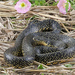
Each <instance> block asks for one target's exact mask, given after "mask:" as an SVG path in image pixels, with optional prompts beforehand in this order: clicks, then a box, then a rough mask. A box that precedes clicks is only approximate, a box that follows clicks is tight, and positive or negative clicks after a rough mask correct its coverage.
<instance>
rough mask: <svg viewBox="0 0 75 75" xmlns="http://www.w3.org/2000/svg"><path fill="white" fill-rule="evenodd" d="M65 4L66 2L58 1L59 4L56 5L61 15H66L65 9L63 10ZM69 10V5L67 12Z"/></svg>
mask: <svg viewBox="0 0 75 75" xmlns="http://www.w3.org/2000/svg"><path fill="white" fill-rule="evenodd" d="M66 2H67V1H66V0H60V1H59V3H58V4H57V7H58V8H59V11H60V12H61V13H63V14H66V9H65V5H66ZM68 3H69V2H68ZM70 8H71V4H70V3H69V7H68V11H69V10H70Z"/></svg>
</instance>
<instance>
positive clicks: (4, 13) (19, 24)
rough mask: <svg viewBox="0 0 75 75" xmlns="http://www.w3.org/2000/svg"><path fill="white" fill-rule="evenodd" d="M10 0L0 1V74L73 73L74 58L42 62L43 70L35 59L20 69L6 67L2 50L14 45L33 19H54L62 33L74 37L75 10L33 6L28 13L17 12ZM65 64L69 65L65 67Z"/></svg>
mask: <svg viewBox="0 0 75 75" xmlns="http://www.w3.org/2000/svg"><path fill="white" fill-rule="evenodd" d="M11 1H12V0H10V1H7V2H0V6H1V7H0V75H75V58H73V59H67V60H66V61H68V62H66V63H61V64H57V65H51V66H47V65H44V64H42V65H43V66H44V67H46V69H43V70H40V69H37V66H38V65H39V64H40V63H39V62H36V61H34V64H33V65H32V66H28V67H25V68H22V69H16V68H14V67H8V65H7V64H6V63H5V61H4V56H3V54H4V51H5V50H6V49H8V48H9V47H12V46H13V45H14V42H15V39H16V37H17V36H18V35H19V33H20V32H21V31H22V30H24V29H25V28H26V27H27V25H28V23H29V22H30V21H32V20H33V19H38V20H44V19H50V18H51V19H54V20H56V21H58V22H59V23H60V25H61V27H62V33H63V34H64V35H67V36H70V37H73V38H75V10H72V11H69V12H68V13H67V14H66V15H63V14H61V13H60V12H59V10H58V8H57V6H34V7H32V8H31V9H30V11H29V12H28V13H26V14H19V13H17V12H16V10H15V9H14V5H12V3H11ZM66 64H69V66H70V65H71V66H70V67H66V66H65V65H66Z"/></svg>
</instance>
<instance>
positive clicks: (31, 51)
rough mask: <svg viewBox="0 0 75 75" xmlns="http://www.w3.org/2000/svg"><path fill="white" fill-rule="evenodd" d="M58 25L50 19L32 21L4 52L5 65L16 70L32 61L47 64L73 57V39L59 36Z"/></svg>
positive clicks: (74, 42) (59, 29)
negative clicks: (9, 65)
mask: <svg viewBox="0 0 75 75" xmlns="http://www.w3.org/2000/svg"><path fill="white" fill-rule="evenodd" d="M60 32H61V27H60V24H59V23H58V22H56V21H54V20H52V19H48V20H43V21H38V20H33V21H32V22H30V23H29V24H28V27H27V28H26V29H25V30H23V31H22V32H21V33H20V34H19V36H18V37H17V39H16V42H15V45H14V46H13V47H11V48H9V49H7V50H6V51H5V52H4V59H5V61H6V62H7V64H11V65H12V66H15V67H17V68H20V67H21V68H22V67H24V66H28V65H31V64H32V63H33V61H34V60H36V61H38V62H41V63H44V64H47V62H49V61H52V60H58V59H67V58H72V57H73V56H74V55H75V39H73V38H72V37H69V36H66V35H63V34H60Z"/></svg>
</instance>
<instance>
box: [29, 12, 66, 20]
mask: <svg viewBox="0 0 75 75" xmlns="http://www.w3.org/2000/svg"><path fill="white" fill-rule="evenodd" d="M29 13H32V14H34V15H40V16H44V17H48V18H54V19H59V20H62V21H63V20H64V21H65V18H61V17H56V16H52V15H48V14H42V13H36V12H33V11H29Z"/></svg>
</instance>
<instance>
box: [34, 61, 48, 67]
mask: <svg viewBox="0 0 75 75" xmlns="http://www.w3.org/2000/svg"><path fill="white" fill-rule="evenodd" d="M33 63H34V64H36V65H40V64H42V63H39V62H37V61H34V62H33ZM42 65H43V66H44V67H46V68H49V66H46V65H44V64H42Z"/></svg>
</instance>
